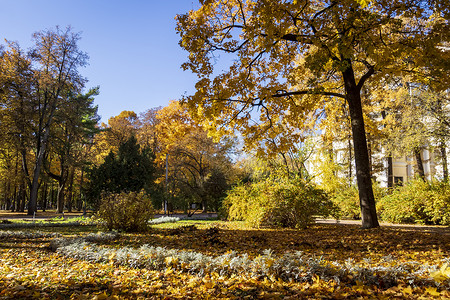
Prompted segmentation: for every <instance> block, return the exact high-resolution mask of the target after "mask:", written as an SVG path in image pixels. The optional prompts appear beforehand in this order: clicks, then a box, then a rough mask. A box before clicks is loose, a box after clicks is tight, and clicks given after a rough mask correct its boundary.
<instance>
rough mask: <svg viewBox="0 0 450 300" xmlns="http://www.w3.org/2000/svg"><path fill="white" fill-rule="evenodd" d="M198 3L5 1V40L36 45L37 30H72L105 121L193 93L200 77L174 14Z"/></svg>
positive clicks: (1, 34)
mask: <svg viewBox="0 0 450 300" xmlns="http://www.w3.org/2000/svg"><path fill="white" fill-rule="evenodd" d="M197 7H198V4H197V1H196V0H166V1H163V0H121V1H120V0H75V1H70V0H0V8H1V11H2V13H1V17H0V39H1V42H0V43H1V44H4V39H8V40H12V41H17V42H19V44H20V46H21V47H22V48H25V49H27V48H29V47H30V46H31V45H32V40H31V35H32V33H33V32H36V31H39V30H43V29H49V28H54V27H55V26H56V25H59V26H60V27H66V26H68V25H70V26H72V28H73V31H74V32H81V37H82V39H81V41H80V43H79V47H80V49H81V50H83V51H85V52H87V53H88V54H89V56H90V59H89V66H87V67H86V68H82V69H80V73H81V74H82V75H83V76H85V77H87V78H88V80H89V82H88V83H87V88H89V87H94V86H97V85H98V86H100V95H99V96H97V97H96V100H95V103H96V104H97V105H98V107H99V109H98V111H99V115H100V116H101V117H102V121H103V122H107V120H108V118H109V117H111V116H116V115H118V114H119V113H120V112H121V111H123V110H133V111H135V112H136V113H141V112H144V111H145V110H147V109H149V108H153V107H157V106H165V105H167V104H168V102H169V100H172V99H180V98H181V96H182V95H183V94H185V93H187V94H192V93H193V92H194V84H195V81H196V78H195V76H194V75H193V74H191V73H190V72H189V71H183V70H182V69H181V64H182V63H183V62H185V61H186V60H187V52H185V51H183V50H182V49H181V48H180V47H179V46H178V40H179V36H178V35H177V34H176V32H175V25H176V22H175V19H174V18H175V16H176V15H177V14H182V13H185V12H187V11H189V10H191V9H195V8H197Z"/></svg>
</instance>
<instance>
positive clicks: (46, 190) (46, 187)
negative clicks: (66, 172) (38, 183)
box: [42, 181, 48, 212]
mask: <svg viewBox="0 0 450 300" xmlns="http://www.w3.org/2000/svg"><path fill="white" fill-rule="evenodd" d="M43 190H44V191H43V193H42V211H43V212H45V210H46V209H47V197H48V183H47V181H46V182H44V188H43Z"/></svg>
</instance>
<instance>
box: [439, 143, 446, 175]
mask: <svg viewBox="0 0 450 300" xmlns="http://www.w3.org/2000/svg"><path fill="white" fill-rule="evenodd" d="M439 148H440V150H441V156H442V173H443V175H444V182H448V159H447V150H446V149H445V142H444V141H441V142H440V144H439Z"/></svg>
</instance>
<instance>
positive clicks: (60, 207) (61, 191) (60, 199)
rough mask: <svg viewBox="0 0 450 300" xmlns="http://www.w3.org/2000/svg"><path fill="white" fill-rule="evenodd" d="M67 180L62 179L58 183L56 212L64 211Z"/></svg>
mask: <svg viewBox="0 0 450 300" xmlns="http://www.w3.org/2000/svg"><path fill="white" fill-rule="evenodd" d="M65 188H66V182H65V180H64V181H61V182H59V184H58V195H57V196H56V213H58V214H62V213H63V211H64V196H65Z"/></svg>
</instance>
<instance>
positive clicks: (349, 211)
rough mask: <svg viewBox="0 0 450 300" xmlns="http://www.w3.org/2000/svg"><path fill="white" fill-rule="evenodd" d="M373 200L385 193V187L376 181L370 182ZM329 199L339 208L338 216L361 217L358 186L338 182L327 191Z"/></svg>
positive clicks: (378, 198)
mask: <svg viewBox="0 0 450 300" xmlns="http://www.w3.org/2000/svg"><path fill="white" fill-rule="evenodd" d="M372 188H373V194H374V197H375V201H376V202H378V201H379V200H380V199H381V198H382V197H384V195H385V194H386V188H383V187H381V186H380V185H379V184H378V183H377V182H373V183H372ZM328 194H329V195H330V199H331V201H332V202H333V203H334V204H335V205H336V206H337V207H338V208H339V217H341V218H346V219H353V220H359V219H361V207H360V204H359V193H358V187H357V186H356V185H355V184H352V185H348V184H340V185H338V186H336V187H335V189H333V190H332V191H329V192H328Z"/></svg>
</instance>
